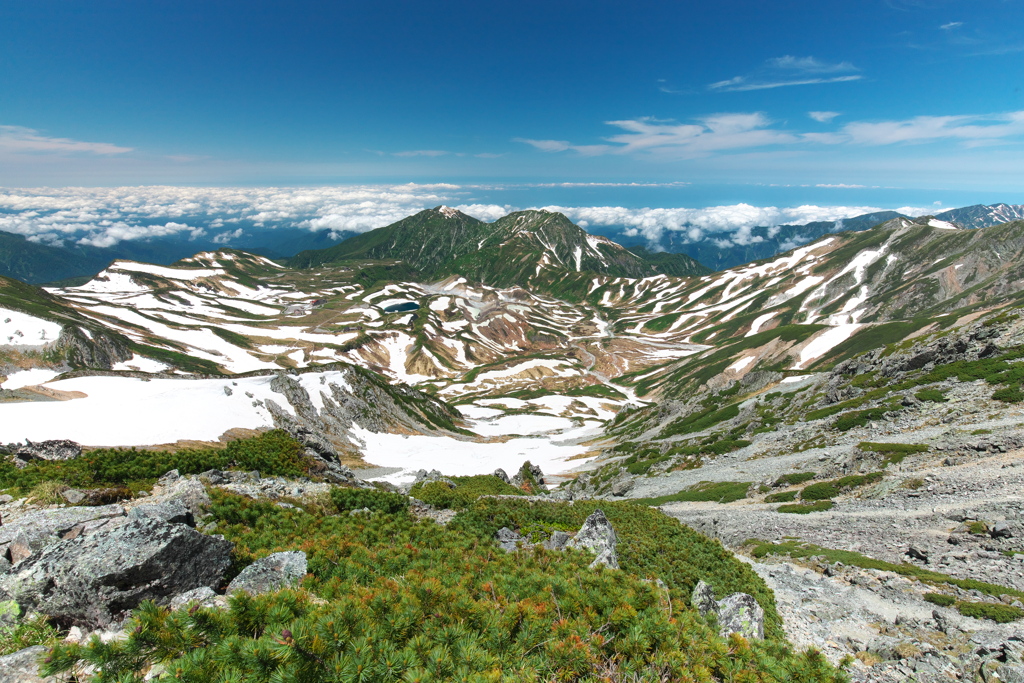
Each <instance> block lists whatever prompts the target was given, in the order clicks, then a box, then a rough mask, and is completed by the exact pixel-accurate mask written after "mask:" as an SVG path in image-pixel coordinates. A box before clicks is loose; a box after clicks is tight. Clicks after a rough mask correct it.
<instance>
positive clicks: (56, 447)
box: [14, 439, 82, 466]
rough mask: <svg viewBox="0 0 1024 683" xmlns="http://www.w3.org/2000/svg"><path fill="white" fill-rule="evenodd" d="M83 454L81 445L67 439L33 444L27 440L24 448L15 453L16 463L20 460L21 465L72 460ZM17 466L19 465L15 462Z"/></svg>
mask: <svg viewBox="0 0 1024 683" xmlns="http://www.w3.org/2000/svg"><path fill="white" fill-rule="evenodd" d="M81 454H82V447H81V445H79V444H77V443H75V442H74V441H68V440H67V439H55V440H52V441H37V442H36V443H32V442H31V441H28V440H26V441H25V445H24V446H18V447H17V449H16V450H15V451H14V458H15V460H16V461H18V460H20V461H21V465H22V466H24V465H25V464H26V463H28V462H30V461H32V460H72V459H74V458H77V457H78V456H80V455H81ZM15 464H18V463H17V462H15Z"/></svg>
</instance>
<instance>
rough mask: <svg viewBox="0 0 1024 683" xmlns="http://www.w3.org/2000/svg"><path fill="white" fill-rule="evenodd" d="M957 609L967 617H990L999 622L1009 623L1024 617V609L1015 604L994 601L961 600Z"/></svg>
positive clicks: (957, 604)
mask: <svg viewBox="0 0 1024 683" xmlns="http://www.w3.org/2000/svg"><path fill="white" fill-rule="evenodd" d="M956 610H957V611H958V612H960V614H962V615H964V616H965V617H973V618H975V619H989V620H991V621H994V622H996V623H997V624H1008V623H1010V622H1011V621H1017V620H1018V619H1020V618H1021V617H1024V610H1022V609H1020V608H1018V607H1014V606H1013V605H1000V604H996V603H992V602H967V601H963V600H960V601H958V602H957V603H956Z"/></svg>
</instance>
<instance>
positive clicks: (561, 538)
mask: <svg viewBox="0 0 1024 683" xmlns="http://www.w3.org/2000/svg"><path fill="white" fill-rule="evenodd" d="M570 539H572V536H570V535H569V534H567V533H565V532H564V531H555V532H553V533H552V534H551V538H549V539H548V540H546V541H544V547H545V548H547V549H548V550H563V549H565V546H566V544H567V543H568V542H569V541H570Z"/></svg>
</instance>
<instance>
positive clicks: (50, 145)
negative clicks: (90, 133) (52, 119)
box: [0, 126, 132, 155]
mask: <svg viewBox="0 0 1024 683" xmlns="http://www.w3.org/2000/svg"><path fill="white" fill-rule="evenodd" d="M131 151H132V148H131V147H121V146H119V145H113V144H110V143H108V142H83V141H81V140H72V139H70V138H56V137H50V136H48V135H43V134H42V133H40V132H39V131H38V130H35V129H33V128H25V127H24V126H0V153H8V154H102V155H107V154H124V153H126V152H131Z"/></svg>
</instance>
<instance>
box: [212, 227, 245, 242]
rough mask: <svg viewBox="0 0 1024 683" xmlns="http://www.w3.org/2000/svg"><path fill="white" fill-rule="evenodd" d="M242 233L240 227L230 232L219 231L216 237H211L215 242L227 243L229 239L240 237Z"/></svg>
mask: <svg viewBox="0 0 1024 683" xmlns="http://www.w3.org/2000/svg"><path fill="white" fill-rule="evenodd" d="M244 234H245V232H244V231H243V230H242V229H241V228H238V229H237V230H232V231H230V232H222V233H220V234H219V235H217V236H216V237H214V238H213V241H214V242H215V243H216V244H227V243H229V242H230V241H231V240H237V239H238V238H239V237H241V236H242V235H244Z"/></svg>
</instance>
